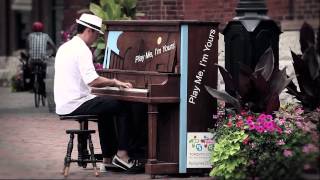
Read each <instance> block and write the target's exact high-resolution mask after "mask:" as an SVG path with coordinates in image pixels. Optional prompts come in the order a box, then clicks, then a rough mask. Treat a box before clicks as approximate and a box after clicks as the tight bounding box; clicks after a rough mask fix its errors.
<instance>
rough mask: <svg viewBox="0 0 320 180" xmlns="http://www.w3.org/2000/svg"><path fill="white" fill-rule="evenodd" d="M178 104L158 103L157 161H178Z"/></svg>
mask: <svg viewBox="0 0 320 180" xmlns="http://www.w3.org/2000/svg"><path fill="white" fill-rule="evenodd" d="M178 129H179V104H161V105H159V119H158V144H157V152H158V154H157V156H158V160H159V161H164V162H171V163H178V162H179V131H178Z"/></svg>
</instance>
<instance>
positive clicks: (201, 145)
mask: <svg viewBox="0 0 320 180" xmlns="http://www.w3.org/2000/svg"><path fill="white" fill-rule="evenodd" d="M187 138H188V139H187V142H188V143H187V168H211V164H210V162H209V160H210V154H211V151H212V150H213V146H214V140H213V135H212V133H209V132H188V136H187Z"/></svg>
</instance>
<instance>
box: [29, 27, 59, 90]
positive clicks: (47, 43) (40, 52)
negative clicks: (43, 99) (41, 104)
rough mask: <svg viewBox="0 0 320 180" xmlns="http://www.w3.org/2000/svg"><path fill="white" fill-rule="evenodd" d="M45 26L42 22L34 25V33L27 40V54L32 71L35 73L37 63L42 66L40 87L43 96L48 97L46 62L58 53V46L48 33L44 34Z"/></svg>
mask: <svg viewBox="0 0 320 180" xmlns="http://www.w3.org/2000/svg"><path fill="white" fill-rule="evenodd" d="M43 29H44V25H43V23H42V22H39V21H36V22H34V23H33V24H32V33H30V34H29V35H28V38H27V52H28V56H29V64H30V69H31V71H33V69H34V66H35V63H39V64H41V67H42V68H41V69H42V73H43V74H42V77H43V78H42V79H39V85H40V89H41V92H40V93H41V94H42V95H44V96H45V95H46V93H45V83H44V78H45V74H46V62H45V61H46V60H47V59H48V57H49V55H50V53H49V52H50V51H49V50H51V54H54V53H55V51H56V46H55V44H54V42H53V41H52V39H51V38H50V37H49V35H48V34H47V33H44V32H43ZM33 83H34V77H32V78H31V84H33Z"/></svg>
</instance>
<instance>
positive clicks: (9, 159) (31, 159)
mask: <svg viewBox="0 0 320 180" xmlns="http://www.w3.org/2000/svg"><path fill="white" fill-rule="evenodd" d="M0 123H1V125H0V179H65V178H64V177H63V175H62V174H61V171H62V168H63V159H64V156H65V153H66V148H67V142H68V136H67V135H66V134H65V130H66V129H71V128H78V123H76V122H73V121H60V120H59V119H58V117H57V116H56V115H55V114H51V113H49V112H48V108H47V107H40V108H39V109H37V108H35V107H34V103H33V94H32V93H29V92H15V93H12V92H10V89H9V88H2V87H0ZM89 126H90V127H89V128H90V129H95V130H97V125H96V124H94V123H91V124H90V125H89ZM93 142H94V147H95V153H100V152H101V150H100V145H99V139H98V134H97V133H96V134H95V135H94V136H93ZM76 149H77V148H76V147H74V150H73V154H72V155H73V158H76V155H77V152H76ZM156 178H157V179H201V180H205V179H211V178H210V177H187V178H186V177H184V178H183V177H179V176H156ZM67 179H110V180H111V179H112V180H114V179H118V180H122V179H123V180H126V179H127V180H129V179H130V180H132V179H139V180H140V179H150V176H149V175H147V174H136V175H128V174H124V173H123V172H106V173H102V174H101V175H100V177H95V176H94V174H93V170H92V166H91V165H88V167H87V168H86V169H83V168H80V167H78V166H77V165H76V164H75V163H72V164H71V167H70V174H69V176H68V178H67Z"/></svg>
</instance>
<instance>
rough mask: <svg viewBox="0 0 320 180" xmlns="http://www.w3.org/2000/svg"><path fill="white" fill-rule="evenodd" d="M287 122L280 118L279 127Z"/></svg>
mask: <svg viewBox="0 0 320 180" xmlns="http://www.w3.org/2000/svg"><path fill="white" fill-rule="evenodd" d="M285 122H286V119H285V118H280V119H279V125H280V126H282V125H284V123H285Z"/></svg>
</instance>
